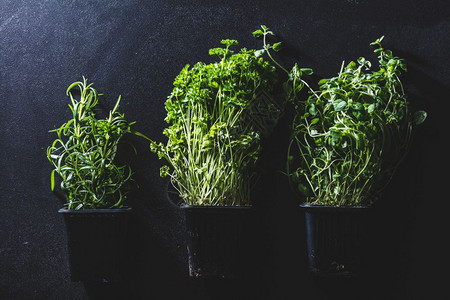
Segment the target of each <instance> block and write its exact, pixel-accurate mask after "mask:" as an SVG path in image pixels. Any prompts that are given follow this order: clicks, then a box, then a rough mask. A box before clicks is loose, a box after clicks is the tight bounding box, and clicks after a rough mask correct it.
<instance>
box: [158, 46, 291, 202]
mask: <svg viewBox="0 0 450 300" xmlns="http://www.w3.org/2000/svg"><path fill="white" fill-rule="evenodd" d="M221 43H222V44H223V45H224V47H219V48H214V49H211V50H210V51H209V54H210V55H212V56H216V57H217V58H218V61H217V62H213V63H209V64H206V63H203V62H198V63H196V64H195V65H194V66H192V67H191V66H189V65H186V66H185V67H184V68H183V69H182V70H181V72H180V74H179V75H178V76H177V77H176V78H175V81H174V83H173V85H174V88H173V91H172V93H171V94H170V96H169V97H168V99H167V101H166V103H165V108H166V110H167V117H166V119H165V120H166V122H167V123H168V124H169V126H168V127H167V128H166V129H165V130H164V131H163V134H164V135H165V136H166V137H167V138H168V141H167V144H165V145H164V144H162V143H156V142H152V143H151V150H152V151H154V152H155V153H157V154H158V156H159V157H160V158H163V159H165V160H166V161H167V163H168V165H165V166H163V167H162V168H161V176H163V177H164V176H170V178H171V181H172V183H173V186H174V187H175V188H176V189H177V191H178V192H179V195H180V197H181V198H182V200H183V201H184V203H186V204H189V205H248V204H250V188H251V185H252V179H253V178H254V175H255V167H256V163H257V161H258V156H259V153H260V150H261V138H262V137H264V136H265V135H268V134H269V133H270V131H271V130H272V128H273V127H274V125H275V124H276V122H277V120H278V117H279V116H280V114H281V110H282V105H280V104H279V103H278V102H277V100H276V97H275V83H276V82H277V73H276V71H275V67H274V66H272V65H271V64H270V63H269V62H267V61H265V60H264V59H263V58H262V57H260V56H257V55H255V54H256V53H255V50H247V49H245V48H242V49H241V50H240V51H239V52H238V53H235V52H234V51H233V50H231V49H230V48H231V47H232V46H236V45H238V42H237V41H236V40H222V41H221Z"/></svg>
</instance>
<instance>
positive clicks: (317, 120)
mask: <svg viewBox="0 0 450 300" xmlns="http://www.w3.org/2000/svg"><path fill="white" fill-rule="evenodd" d="M317 122H319V118H315V119H312V120H311V125H314V124H316V123H317Z"/></svg>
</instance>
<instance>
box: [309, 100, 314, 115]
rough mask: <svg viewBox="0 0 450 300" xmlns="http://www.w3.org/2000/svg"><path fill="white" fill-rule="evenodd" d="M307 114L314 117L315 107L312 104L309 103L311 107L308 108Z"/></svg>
mask: <svg viewBox="0 0 450 300" xmlns="http://www.w3.org/2000/svg"><path fill="white" fill-rule="evenodd" d="M309 113H310V114H311V115H313V116H315V115H316V106H315V105H314V103H311V106H310V107H309Z"/></svg>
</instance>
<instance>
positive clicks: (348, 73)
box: [288, 38, 426, 206]
mask: <svg viewBox="0 0 450 300" xmlns="http://www.w3.org/2000/svg"><path fill="white" fill-rule="evenodd" d="M381 41H382V38H380V39H378V40H377V41H375V42H373V43H372V44H371V45H372V46H374V47H375V50H374V52H375V53H377V54H378V63H379V68H378V70H376V71H372V70H371V63H370V62H369V61H368V60H366V59H365V58H363V57H361V58H359V59H358V60H357V61H356V62H350V63H349V64H347V65H345V64H344V63H343V64H342V67H341V70H340V72H339V73H338V75H337V76H336V77H333V78H329V79H322V80H320V81H319V90H318V91H313V90H310V92H309V97H308V98H307V100H306V101H299V100H298V99H295V98H292V99H293V103H294V105H295V107H296V109H297V115H296V117H295V119H294V121H293V124H292V137H291V143H290V146H289V150H288V175H289V176H290V178H291V179H292V180H293V182H296V184H298V189H299V191H301V192H302V193H303V194H305V195H306V196H307V202H310V203H313V204H321V205H336V206H337V205H368V204H371V203H373V201H375V200H376V199H377V198H378V197H379V195H380V192H381V191H382V189H383V188H384V187H385V186H386V185H387V183H388V182H389V180H390V178H391V177H392V175H393V173H394V170H395V169H396V168H397V166H398V164H399V163H400V161H401V159H402V157H403V156H404V155H405V153H406V151H407V149H408V146H409V144H410V138H411V133H412V127H413V125H414V124H419V123H420V122H422V121H423V120H424V119H425V117H426V113H425V112H423V111H419V112H417V113H415V114H414V115H411V114H410V111H409V104H408V102H407V99H406V95H405V92H404V90H403V86H402V83H401V81H400V78H399V76H400V74H401V73H402V72H404V71H406V66H405V63H404V61H403V60H402V59H400V58H398V57H396V56H394V55H393V54H392V52H391V51H390V50H387V49H384V48H383V47H382V45H381ZM294 89H295V84H294Z"/></svg>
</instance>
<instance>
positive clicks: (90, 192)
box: [47, 78, 145, 209]
mask: <svg viewBox="0 0 450 300" xmlns="http://www.w3.org/2000/svg"><path fill="white" fill-rule="evenodd" d="M76 89H78V90H79V93H80V98H79V99H76V98H75V96H74V93H73V91H74V90H76ZM67 95H68V96H69V97H70V101H71V104H69V107H70V110H71V112H72V119H70V120H69V121H67V122H66V123H64V124H63V125H61V127H59V128H57V129H54V130H51V131H50V132H54V133H56V134H57V136H58V137H57V139H55V141H54V142H53V144H52V145H51V146H50V147H48V149H47V158H48V160H49V161H50V162H51V163H52V165H53V166H54V170H53V171H52V173H51V188H52V190H54V188H55V173H57V174H58V175H60V176H61V179H62V180H61V189H62V190H63V191H64V192H65V193H66V195H67V203H66V205H67V208H68V209H97V208H120V207H123V204H124V201H125V199H126V191H124V187H125V184H126V183H127V182H128V181H129V180H130V179H131V169H130V167H129V166H127V165H123V166H117V165H116V164H115V163H114V158H115V157H116V153H117V146H118V144H119V142H120V141H121V139H122V137H123V136H124V135H125V134H127V133H134V134H136V135H139V136H142V137H145V136H144V135H142V134H140V133H138V132H133V131H132V130H131V125H133V124H134V123H135V122H128V121H127V120H126V119H125V117H124V115H123V114H120V113H119V112H118V108H119V103H120V97H119V98H118V100H117V102H116V104H115V106H114V109H113V110H112V111H110V112H109V116H108V117H107V118H105V119H97V117H96V114H95V112H94V108H95V106H96V105H97V103H98V98H99V96H100V94H98V93H97V91H96V90H95V89H94V88H93V87H92V84H88V82H87V80H86V79H85V78H83V81H82V82H75V83H73V84H71V85H70V86H69V88H68V89H67Z"/></svg>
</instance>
